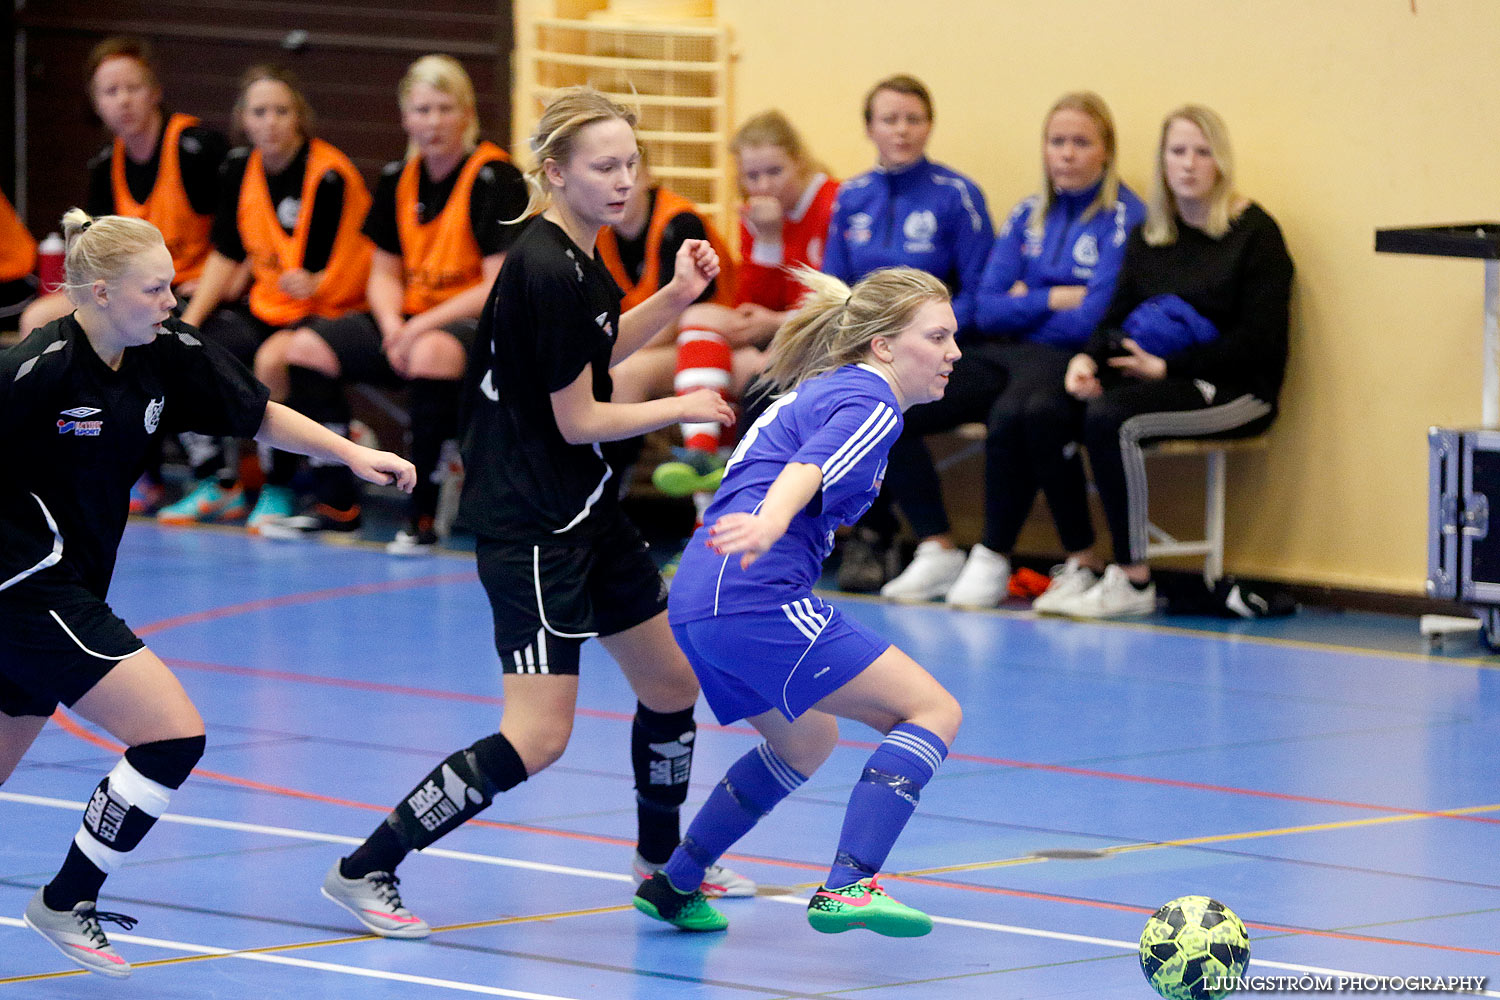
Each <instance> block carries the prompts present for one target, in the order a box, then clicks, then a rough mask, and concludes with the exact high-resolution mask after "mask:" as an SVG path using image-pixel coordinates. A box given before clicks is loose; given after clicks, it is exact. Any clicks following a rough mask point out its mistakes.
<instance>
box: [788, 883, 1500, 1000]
mask: <svg viewBox="0 0 1500 1000" xmlns="http://www.w3.org/2000/svg"><path fill="white" fill-rule="evenodd" d="M766 898H767V899H774V900H775V901H776V902H778V903H796V904H797V905H798V906H806V905H807V902H808V900H809V899H810V898H811V897H810V896H768V897H766ZM932 922H933V923H935V924H947V925H948V926H950V927H968V928H972V929H974V930H981V931H996V932H997V933H1000V934H1017V935H1020V936H1022V937H1038V938H1047V939H1049V940H1052V941H1071V942H1074V943H1077V944H1097V945H1103V946H1104V947H1106V948H1120V949H1123V950H1125V951H1131V952H1137V953H1138V952H1139V951H1140V945H1139V943H1138V942H1135V941H1117V940H1115V939H1113V938H1098V937H1089V936H1087V935H1084V934H1067V933H1064V932H1062V931H1044V930H1040V929H1038V928H1035V927H1016V926H1014V925H1012V924H992V923H987V922H986V921H983V920H964V919H961V918H959V917H933V918H932ZM1250 966H1251V968H1252V969H1283V970H1285V971H1287V972H1302V973H1306V974H1308V975H1313V976H1343V977H1345V978H1348V979H1362V980H1364V979H1377V978H1380V977H1378V976H1375V975H1373V974H1370V973H1364V972H1349V971H1347V970H1345V969H1325V968H1322V967H1321V966H1317V965H1296V964H1294V963H1291V962H1272V961H1268V960H1266V959H1261V958H1252V959H1251V960H1250ZM1253 974H1254V973H1253V972H1247V973H1246V975H1253ZM1453 995H1455V996H1476V997H1500V993H1496V992H1493V991H1491V990H1464V991H1462V992H1458V991H1455V992H1454V994H1453Z"/></svg>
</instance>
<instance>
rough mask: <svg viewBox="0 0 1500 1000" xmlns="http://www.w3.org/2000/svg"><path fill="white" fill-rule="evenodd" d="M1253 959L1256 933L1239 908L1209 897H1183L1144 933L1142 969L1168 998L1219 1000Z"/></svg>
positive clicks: (1169, 905) (1160, 913)
mask: <svg viewBox="0 0 1500 1000" xmlns="http://www.w3.org/2000/svg"><path fill="white" fill-rule="evenodd" d="M1249 962H1250V935H1249V934H1247V933H1245V925H1244V924H1243V923H1242V922H1241V921H1240V918H1239V917H1237V916H1235V915H1234V911H1233V910H1231V909H1230V908H1229V907H1227V906H1225V905H1224V904H1223V903H1221V902H1219V901H1218V900H1216V899H1209V898H1208V897H1207V896H1182V897H1180V898H1178V899H1174V900H1172V901H1171V902H1170V903H1167V904H1166V905H1164V906H1163V907H1162V908H1161V909H1159V910H1157V911H1156V912H1155V913H1153V914H1151V919H1150V920H1147V921H1146V927H1145V929H1144V930H1142V931H1141V971H1142V972H1144V973H1145V974H1146V980H1147V982H1149V983H1150V984H1151V988H1152V989H1154V990H1156V992H1158V993H1160V994H1161V995H1162V996H1164V997H1166V998H1167V1000H1219V998H1220V997H1224V996H1228V995H1229V994H1230V993H1232V992H1234V988H1235V985H1236V983H1237V981H1238V980H1239V978H1240V977H1241V976H1243V975H1244V974H1245V966H1246V965H1247V964H1249Z"/></svg>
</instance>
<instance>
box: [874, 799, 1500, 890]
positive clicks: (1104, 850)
mask: <svg viewBox="0 0 1500 1000" xmlns="http://www.w3.org/2000/svg"><path fill="white" fill-rule="evenodd" d="M1497 810H1500V803H1496V804H1494V805H1487V806H1461V807H1458V808H1455V809H1439V810H1434V811H1432V812H1421V813H1403V814H1401V815H1398V816H1368V817H1365V818H1363V819H1345V820H1337V821H1335V822H1331V823H1309V824H1306V825H1304V826H1282V827H1274V828H1272V829H1268V830H1245V831H1241V832H1238V833H1215V834H1210V835H1208V836H1204V837H1183V838H1181V839H1178V840H1158V841H1152V842H1150V843H1146V844H1116V845H1114V846H1111V847H1100V848H1089V850H1094V851H1096V852H1097V853H1098V854H1099V855H1100V856H1101V857H1109V856H1113V855H1116V854H1129V853H1132V852H1135V851H1155V850H1159V849H1161V848H1164V847H1195V846H1198V845H1200V844H1222V843H1226V842H1228V841H1234V840H1259V839H1261V838H1264V837H1286V836H1291V835H1293V834H1298V833H1321V832H1323V831H1327V830H1348V829H1352V828H1354V827H1360V826H1375V825H1377V824H1381V823H1410V822H1412V821H1414V820H1421V819H1441V818H1443V817H1446V816H1467V815H1472V814H1474V813H1484V812H1495V811H1497ZM1052 860H1055V859H1053V858H1047V857H1042V856H1038V855H1035V854H1025V855H1022V856H1020V857H1016V858H1002V859H1000V860H997V861H981V862H977V863H974V864H965V865H947V866H945V867H942V868H920V869H913V870H911V871H904V872H899V873H894V874H896V876H897V877H900V878H924V877H928V876H932V875H951V874H953V873H955V872H973V871H988V870H990V869H992V868H1010V867H1014V866H1017V865H1028V864H1039V863H1040V862H1043V861H1052ZM1084 860H1089V859H1084Z"/></svg>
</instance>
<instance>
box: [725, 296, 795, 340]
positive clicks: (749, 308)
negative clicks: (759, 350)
mask: <svg viewBox="0 0 1500 1000" xmlns="http://www.w3.org/2000/svg"><path fill="white" fill-rule="evenodd" d="M734 311H735V315H736V316H738V317H739V318H740V319H741V320H743V321H744V326H742V327H741V328H740V329H738V330H737V331H734V332H735V333H737V334H738V337H735V336H731V335H730V334H729V333H726V334H725V336H726V337H727V339H728V340H729V343H730V345H731V346H738V345H739V344H752V345H754V346H756V347H761V346H764V345H765V344H767V343H769V342H770V340H771V338H772V337H774V336H776V331H777V330H779V329H781V323H782V314H781V313H779V312H777V311H776V310H774V309H767V308H766V307H765V306H763V305H761V304H759V303H758V302H744V303H741V304H740V305H738V306H736V307H735V310H734Z"/></svg>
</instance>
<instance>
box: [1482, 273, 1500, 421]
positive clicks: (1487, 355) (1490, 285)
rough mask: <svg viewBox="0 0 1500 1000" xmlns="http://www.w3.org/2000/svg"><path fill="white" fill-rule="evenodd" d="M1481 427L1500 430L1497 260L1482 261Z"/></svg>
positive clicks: (1499, 311)
mask: <svg viewBox="0 0 1500 1000" xmlns="http://www.w3.org/2000/svg"><path fill="white" fill-rule="evenodd" d="M1484 426H1485V427H1486V428H1491V429H1494V428H1500V260H1486V261H1485V262H1484Z"/></svg>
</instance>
